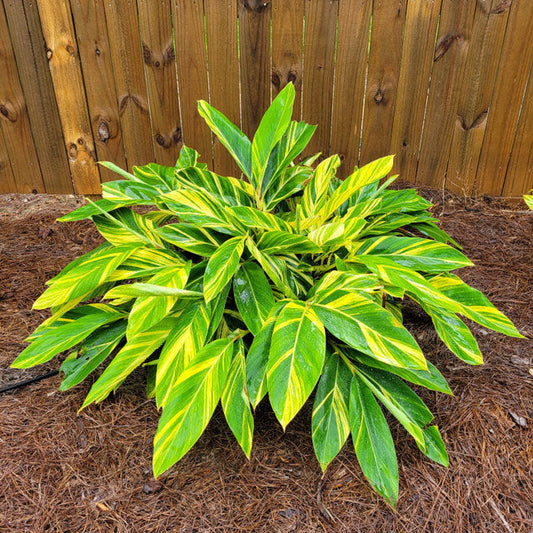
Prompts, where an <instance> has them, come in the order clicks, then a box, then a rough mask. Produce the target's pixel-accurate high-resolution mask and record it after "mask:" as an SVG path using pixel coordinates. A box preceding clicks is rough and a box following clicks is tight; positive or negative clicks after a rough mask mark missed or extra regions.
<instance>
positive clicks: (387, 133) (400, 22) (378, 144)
mask: <svg viewBox="0 0 533 533" xmlns="http://www.w3.org/2000/svg"><path fill="white" fill-rule="evenodd" d="M405 13H406V0H376V1H375V2H374V9H373V12H372V34H371V38H370V55H369V58H368V80H367V86H366V94H365V113H364V118H363V134H362V137H363V138H362V144H361V157H360V164H361V165H364V164H366V163H369V162H370V161H373V160H374V159H377V158H378V157H383V156H386V155H389V149H390V141H391V134H392V124H393V119H394V109H395V104H396V93H397V89H398V76H399V72H400V58H401V51H402V35H403V27H404V22H405Z"/></svg>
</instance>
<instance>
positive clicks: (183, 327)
mask: <svg viewBox="0 0 533 533" xmlns="http://www.w3.org/2000/svg"><path fill="white" fill-rule="evenodd" d="M293 100H294V88H293V86H292V85H291V84H289V85H287V87H286V88H285V89H284V90H283V91H281V93H280V94H279V95H278V96H277V97H276V98H275V100H274V101H273V102H272V105H271V106H270V107H269V109H268V110H267V111H266V113H265V115H264V117H263V119H262V120H261V123H260V125H259V127H258V129H257V131H256V133H255V136H254V138H253V140H252V141H250V140H249V139H248V138H247V137H246V136H245V135H244V134H243V133H242V132H241V131H240V130H239V128H237V127H236V126H235V125H234V124H232V123H231V122H230V121H229V120H228V119H227V118H226V117H225V116H224V115H223V114H222V113H220V112H219V111H217V110H216V109H214V108H213V107H211V106H210V105H209V104H207V103H206V102H204V101H200V102H199V105H198V109H199V113H200V114H201V116H202V117H203V118H204V119H205V121H206V122H207V124H208V125H209V127H210V128H211V130H212V131H213V133H214V134H215V135H216V136H217V137H218V139H219V140H220V142H221V143H222V144H223V145H224V146H225V147H226V149H227V150H228V151H229V152H230V154H231V155H232V156H233V158H234V159H235V162H236V163H237V165H238V166H239V168H240V169H241V171H242V174H243V179H237V178H235V177H226V176H220V175H218V174H215V173H214V172H211V171H209V170H208V169H207V166H206V165H205V164H203V163H200V162H199V159H198V157H199V156H198V154H197V153H196V152H195V151H194V150H192V149H190V148H187V147H183V149H182V151H181V154H180V156H179V159H178V161H177V163H176V165H175V167H173V168H171V167H164V166H161V165H157V164H154V163H151V164H149V165H146V166H142V167H134V169H133V173H132V174H130V173H128V172H126V171H124V170H121V169H119V168H118V167H116V166H115V165H113V164H111V163H104V164H105V165H106V166H107V167H108V168H111V169H113V170H115V171H116V172H117V173H119V174H120V175H121V176H122V178H124V179H121V180H119V181H114V182H110V183H105V184H103V187H102V189H103V198H102V199H101V200H98V201H97V202H94V203H93V202H89V204H88V205H85V206H83V207H81V208H79V209H77V210H75V211H73V212H72V213H70V214H68V215H66V216H64V217H62V218H61V219H60V220H63V221H73V220H80V219H85V218H91V219H92V220H93V222H94V224H95V226H96V228H97V230H98V231H99V232H100V234H101V235H102V236H103V237H104V238H105V243H104V244H102V245H101V246H99V247H98V248H96V249H95V250H93V251H91V252H89V253H88V254H86V255H84V256H82V257H80V258H78V259H76V260H75V261H73V262H72V263H70V264H69V265H68V266H67V267H66V268H64V269H63V270H62V271H61V272H60V273H59V274H58V275H57V276H56V277H54V278H53V279H51V280H50V281H49V282H48V288H47V289H46V291H45V292H44V293H43V294H42V296H41V297H40V298H39V299H38V300H37V301H36V302H35V304H34V308H36V309H44V308H51V311H52V315H51V317H50V318H48V319H47V320H45V321H44V322H43V323H42V324H41V325H40V326H39V327H38V328H37V329H36V330H35V332H34V333H33V334H32V335H30V337H29V338H28V339H27V340H28V341H29V342H31V344H30V345H29V346H28V347H27V348H26V349H25V350H24V351H23V352H22V353H21V354H20V355H19V356H18V358H17V359H16V360H15V362H14V363H13V366H14V367H17V368H27V367H31V366H34V365H37V364H41V363H44V362H46V361H48V360H50V359H51V358H52V357H54V356H55V355H58V354H60V353H63V352H66V351H69V350H70V353H69V355H68V356H67V357H66V359H65V360H64V362H63V364H62V365H61V371H62V372H63V373H64V379H63V382H62V384H61V387H60V388H61V390H67V389H69V388H71V387H73V386H74V385H77V384H78V383H80V382H81V381H82V380H83V379H85V378H86V377H87V376H88V375H89V374H90V373H91V372H93V371H95V370H96V369H97V368H99V367H101V366H104V365H106V364H107V367H106V368H105V370H103V372H102V373H101V375H100V376H99V377H98V378H97V379H96V380H95V381H94V383H93V385H92V387H91V389H90V392H89V394H88V396H87V399H86V400H85V402H84V404H83V406H82V408H85V407H87V406H88V405H89V404H91V403H93V402H101V401H103V400H104V399H106V398H107V397H108V396H109V394H110V393H111V392H114V391H116V390H117V388H118V387H119V386H120V385H121V384H122V383H123V382H124V380H125V379H126V378H127V377H128V376H129V375H130V374H131V372H132V371H133V370H135V369H136V368H137V367H139V366H145V367H146V370H147V381H148V394H149V396H155V400H156V402H157V406H158V408H161V409H162V415H161V418H160V421H159V425H158V428H157V433H156V435H155V442H154V456H153V468H154V474H155V475H156V476H158V475H160V474H161V473H162V472H164V471H165V470H167V469H168V468H170V467H171V466H172V465H174V463H176V462H177V461H179V459H180V458H181V457H183V455H184V454H185V453H187V451H188V450H190V448H191V447H192V446H193V445H194V443H195V442H196V441H197V440H198V438H199V437H200V435H201V434H202V432H203V431H204V429H205V428H206V426H207V424H208V422H209V420H210V418H211V416H212V414H213V412H214V410H215V408H216V406H217V404H218V403H219V402H220V403H221V405H222V409H223V411H224V414H225V416H226V419H227V422H228V424H229V426H230V428H231V430H232V432H233V434H234V435H235V438H236V439H237V441H238V443H239V444H240V446H241V447H242V449H243V450H244V453H245V454H246V455H247V456H248V457H249V456H250V452H251V448H252V435H253V426H254V418H253V409H255V407H256V406H257V405H258V404H259V402H260V401H261V400H262V399H263V398H264V397H265V396H267V395H268V398H269V401H270V404H271V406H272V409H273V410H274V413H275V415H276V417H277V418H278V420H279V422H280V423H281V425H282V426H283V428H285V427H286V426H287V424H289V422H290V421H291V420H292V419H293V418H294V416H295V415H296V414H297V413H298V411H300V409H301V408H302V406H303V405H304V404H305V403H306V401H307V400H308V399H309V397H310V396H311V395H312V393H313V391H315V392H314V408H313V414H312V427H311V434H312V440H313V444H314V449H315V452H316V456H317V458H318V462H319V463H320V465H321V467H322V468H323V469H325V468H326V467H327V465H328V464H329V463H330V462H331V461H332V459H333V458H334V457H335V456H336V455H337V454H338V453H339V451H340V450H341V448H342V447H343V446H344V444H345V442H346V440H347V439H348V437H349V435H350V433H351V435H352V442H353V445H354V447H355V453H356V454H357V458H358V460H359V463H360V465H361V469H362V471H363V473H364V475H365V476H366V477H367V478H368V480H369V482H370V483H371V484H372V486H373V487H374V489H375V490H376V491H377V492H378V493H379V494H381V495H382V496H383V497H384V498H385V500H386V501H387V502H389V503H390V504H391V505H393V506H394V505H395V502H396V500H397V497H398V467H397V461H396V454H395V448H394V444H393V440H392V437H391V432H390V430H389V426H388V424H387V421H386V418H385V416H384V414H383V412H382V409H383V408H385V409H386V410H388V411H390V413H391V414H392V415H393V416H394V417H395V418H396V419H397V420H398V421H399V423H400V424H401V425H402V426H404V427H405V429H406V430H407V431H408V432H409V433H410V434H411V435H412V437H413V438H414V440H415V442H416V444H417V446H418V447H419V448H420V450H421V451H422V453H424V454H426V455H427V456H428V457H429V458H430V459H433V460H434V461H437V462H438V463H440V464H442V465H447V464H448V457H447V454H446V450H445V447H444V444H443V441H442V439H441V436H440V434H439V431H438V429H437V426H436V425H432V420H433V415H432V414H431V413H430V411H429V410H428V408H427V407H426V405H425V404H424V402H423V401H422V400H421V399H420V398H419V397H418V395H417V394H416V393H415V392H414V391H413V390H412V389H411V388H410V386H409V385H408V383H412V384H415V385H418V386H422V387H426V388H428V389H430V390H434V391H439V392H443V393H447V394H451V391H450V389H449V387H448V385H447V383H446V380H445V379H444V377H443V376H442V375H441V373H440V372H439V371H438V370H437V368H435V366H433V364H432V363H430V362H429V361H428V360H427V359H426V358H425V357H424V354H423V353H422V351H421V349H420V347H419V346H418V344H417V342H416V341H415V339H414V338H413V337H412V335H411V334H410V333H409V331H407V329H405V327H404V326H403V325H402V301H403V300H405V299H411V300H414V301H415V302H416V303H417V304H418V305H419V306H421V307H422V309H423V310H424V311H425V312H426V313H427V314H428V315H429V317H431V320H432V321H433V324H434V326H435V329H436V331H437V333H438V335H439V336H440V338H441V339H442V341H443V342H444V343H445V344H446V345H447V346H448V347H449V349H450V350H451V351H452V352H454V353H455V354H456V355H457V356H458V357H459V358H460V359H461V360H463V361H465V362H466V363H469V364H474V365H477V364H480V363H481V362H482V357H481V353H480V351H479V348H478V345H477V344H476V340H475V339H474V337H473V335H472V334H471V332H470V330H469V329H468V327H467V325H466V324H465V323H464V322H463V318H464V317H466V318H468V319H469V320H473V321H475V322H477V323H479V324H481V325H482V326H484V327H486V328H490V329H493V330H495V331H498V332H501V333H504V334H506V335H510V336H515V337H519V336H521V335H520V334H519V333H518V331H517V330H516V329H515V327H514V326H513V324H512V323H511V322H510V321H509V320H508V319H507V318H506V317H505V316H504V315H503V314H502V313H501V312H500V311H498V310H497V309H496V308H495V307H494V306H493V305H492V304H491V303H490V302H489V301H488V300H487V298H486V297H485V296H483V294H482V293H481V292H479V291H478V290H476V289H474V288H472V287H470V286H468V285H467V284H466V283H464V282H463V281H462V280H461V279H460V278H459V277H458V276H457V275H456V274H453V273H451V271H453V270H455V269H457V268H461V267H467V266H469V265H471V262H470V261H469V260H468V259H467V258H466V257H465V256H464V255H463V254H462V253H461V252H460V251H459V248H460V247H459V246H458V245H457V243H456V242H455V241H453V239H452V238H451V237H450V236H449V235H447V234H446V233H445V232H444V231H443V230H442V229H440V228H439V227H438V226H437V224H436V223H437V220H436V219H435V218H433V216H432V215H431V213H430V212H429V211H428V208H429V207H430V206H431V204H430V203H429V202H428V201H426V200H425V199H424V198H422V197H420V196H419V195H418V194H417V193H416V192H415V191H414V190H411V189H409V190H388V189H387V186H388V185H390V183H391V182H392V181H393V180H394V179H395V178H396V176H393V177H390V178H388V179H387V178H386V176H387V175H388V173H389V172H390V171H391V168H392V157H384V158H382V159H378V160H377V161H374V162H373V163H370V164H368V165H365V166H364V167H362V168H357V169H355V171H354V172H353V173H352V174H351V175H350V176H349V177H348V178H347V179H345V180H344V181H341V180H339V179H337V178H336V177H335V173H336V169H337V168H338V166H339V164H340V160H339V157H338V156H337V155H334V156H331V157H328V158H326V159H324V160H323V161H322V162H320V163H319V164H316V162H317V157H318V156H312V157H308V158H304V159H298V158H299V156H300V154H301V153H302V151H303V150H304V148H305V147H306V145H307V143H308V142H309V140H310V138H311V136H312V134H313V132H314V130H315V127H314V126H310V125H308V124H305V123H304V122H294V121H291V114H292V106H293ZM139 205H143V206H155V207H154V210H149V208H148V209H147V208H144V209H143V210H142V214H141V213H140V212H139V211H138V210H135V209H134V207H135V206H139ZM448 243H450V244H448Z"/></svg>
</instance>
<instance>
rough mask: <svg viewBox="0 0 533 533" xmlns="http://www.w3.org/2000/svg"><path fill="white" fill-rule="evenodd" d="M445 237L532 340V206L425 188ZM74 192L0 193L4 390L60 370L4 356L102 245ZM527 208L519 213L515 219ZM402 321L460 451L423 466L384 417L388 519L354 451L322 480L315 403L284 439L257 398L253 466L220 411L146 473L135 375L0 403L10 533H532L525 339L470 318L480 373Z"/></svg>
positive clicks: (23, 393)
mask: <svg viewBox="0 0 533 533" xmlns="http://www.w3.org/2000/svg"><path fill="white" fill-rule="evenodd" d="M421 192H422V194H423V195H424V196H426V197H428V198H429V199H431V200H432V201H433V202H434V203H435V207H434V210H435V212H436V213H437V215H438V216H439V217H440V219H441V223H442V227H443V228H444V229H446V230H447V231H448V232H450V233H451V235H452V236H453V237H454V238H455V239H456V240H458V241H459V242H460V243H461V244H462V246H463V247H464V250H465V252H466V254H467V255H468V256H469V257H470V258H471V259H472V260H473V261H474V262H475V266H474V267H472V268H469V269H464V270H463V271H461V276H462V277H463V279H465V281H467V282H468V283H470V284H471V285H473V286H475V287H477V288H479V289H481V290H482V291H483V292H484V293H485V294H486V295H487V296H488V297H489V298H490V299H491V300H492V301H493V302H494V304H495V305H496V306H497V307H499V308H500V309H501V310H502V311H503V312H505V313H506V314H507V315H508V316H509V317H510V318H511V319H512V320H513V321H514V323H515V324H516V325H517V327H518V329H519V330H520V331H521V332H522V333H523V334H524V335H525V336H527V337H529V338H531V337H533V320H532V318H533V316H532V305H531V302H532V301H533V262H532V251H533V213H531V212H527V211H525V207H524V206H522V207H517V206H516V205H510V204H509V205H508V204H505V203H503V202H501V201H490V199H487V200H484V201H480V200H478V201H471V200H466V199H464V198H459V197H455V196H452V195H445V196H442V194H441V193H439V192H437V191H433V190H430V189H424V190H423V191H421ZM82 202H83V200H82V199H80V198H76V197H68V196H40V195H30V196H21V195H4V196H0V259H1V260H0V282H1V285H0V332H1V335H0V388H1V387H2V386H5V385H8V384H11V383H16V382H19V381H21V380H25V379H28V378H29V377H32V376H38V375H41V374H44V373H46V372H49V371H52V370H57V369H58V368H59V364H60V361H58V359H54V360H53V361H51V362H49V363H48V364H45V365H42V366H41V367H38V368H33V369H29V370H15V369H10V368H9V364H10V363H11V361H12V360H13V359H14V358H15V357H16V355H17V354H18V353H20V352H21V351H22V350H23V348H24V347H25V343H24V338H25V337H26V336H27V335H28V334H29V333H31V331H32V330H33V329H34V328H35V327H36V326H37V325H38V324H39V323H40V321H41V320H43V319H44V318H45V317H46V316H47V313H46V312H44V311H32V310H31V305H32V303H33V301H34V300H35V299H36V298H37V297H38V296H39V294H40V293H41V292H42V290H43V288H44V282H45V281H46V280H47V279H49V278H50V277H52V276H53V275H55V274H56V273H57V272H58V271H59V270H60V269H61V268H62V267H63V266H64V265H66V264H67V263H68V262H70V261H71V260H72V259H74V258H75V257H77V256H78V255H80V254H82V253H84V252H86V251H88V250H90V249H92V248H94V247H95V246H96V245H97V244H98V243H99V242H100V240H101V239H100V237H99V235H98V234H97V232H96V231H95V230H94V228H93V227H92V225H91V223H90V222H86V221H84V222H77V223H69V224H61V223H58V222H55V219H56V218H57V217H58V216H60V215H62V214H64V213H66V212H68V211H70V210H72V209H74V208H75V207H77V206H78V205H81V203H82ZM517 209H518V210H517ZM406 322H407V326H408V328H409V329H410V330H411V332H412V333H413V334H414V335H415V336H416V338H417V339H418V341H419V343H420V345H421V346H422V349H423V350H424V352H425V353H426V354H427V355H428V358H429V359H430V360H431V361H432V362H433V363H434V364H436V365H437V366H438V367H439V368H440V370H441V371H442V372H443V374H444V375H445V377H446V378H447V379H448V380H449V383H450V386H451V388H452V390H453V392H454V396H453V397H450V396H446V395H444V394H436V393H431V392H428V391H425V392H422V393H421V394H422V397H423V398H424V400H425V401H426V403H427V404H428V406H429V407H430V409H431V410H432V412H433V413H434V414H435V417H436V422H437V424H438V425H439V427H440V429H441V432H442V435H443V438H444V440H445V442H446V443H447V447H448V451H449V455H450V467H449V468H448V469H446V468H443V467H441V466H438V465H436V464H434V463H431V462H430V461H429V460H427V459H426V458H425V457H424V456H423V455H422V454H421V453H420V452H419V451H418V449H417V448H416V446H415V444H414V443H413V441H412V439H410V438H409V436H408V435H407V434H406V432H405V431H404V430H403V429H402V428H401V427H399V426H398V424H396V423H394V422H392V423H391V426H392V432H393V436H394V439H395V442H396V445H397V453H398V459H399V469H400V499H399V502H398V507H397V510H396V511H393V510H392V509H391V508H390V507H388V506H387V504H385V502H384V501H383V500H382V499H381V498H380V497H379V496H377V495H376V494H375V493H374V492H373V491H372V490H371V488H370V486H369V485H368V483H367V482H366V481H365V479H364V477H363V475H362V473H361V470H360V468H359V466H358V464H357V459H356V457H355V454H354V453H353V450H352V449H351V448H352V445H351V443H350V444H347V445H346V446H345V448H344V449H343V451H342V452H341V453H340V455H339V456H338V457H337V459H335V461H334V462H333V463H332V464H331V465H330V466H329V468H328V469H327V470H326V472H325V474H324V475H322V472H321V470H320V467H319V465H318V463H317V461H316V459H315V458H314V454H313V449H312V443H311V438H310V429H309V428H310V416H311V409H310V407H309V406H306V407H305V408H304V409H303V410H302V412H301V413H300V414H299V415H298V417H297V418H296V419H295V420H294V421H293V422H292V423H291V424H290V425H289V426H288V428H287V431H286V432H285V433H284V432H283V430H282V429H281V428H280V426H279V424H278V423H277V422H276V421H275V417H274V415H273V413H272V411H271V409H270V408H269V406H268V403H267V402H263V404H261V406H260V407H259V409H258V411H257V413H256V417H255V426H256V429H255V435H254V436H255V442H254V448H253V451H252V457H251V460H250V461H248V460H247V459H246V458H245V457H244V455H243V454H242V452H241V451H240V449H239V447H238V445H237V443H236V442H235V440H234V438H233V437H232V435H231V432H230V430H229V429H228V427H227V425H226V423H225V421H224V417H223V415H222V414H221V412H220V411H218V410H217V412H216V413H215V416H214V417H213V420H212V421H211V423H210V424H209V426H208V429H207V430H206V432H205V434H204V435H203V437H202V438H201V440H200V441H199V442H198V443H197V444H196V446H195V447H194V448H193V449H192V451H191V452H189V453H188V454H187V455H186V457H185V458H184V459H183V460H182V461H181V462H179V463H178V464H177V465H175V466H174V467H173V468H172V469H171V470H170V471H169V472H167V473H166V474H165V475H164V476H162V477H161V478H160V479H159V480H154V479H153V476H152V471H151V458H152V439H153V436H154V432H155V429H156V426H157V421H158V413H157V410H156V408H155V405H154V402H153V401H152V400H148V401H147V400H146V398H145V395H144V375H143V372H142V371H139V372H137V373H135V374H134V375H133V376H132V378H131V379H129V380H128V381H127V382H126V383H125V385H124V386H122V387H121V388H120V389H119V391H118V392H117V394H116V395H115V396H114V397H112V398H109V399H108V400H106V401H105V402H103V403H102V404H100V405H97V406H91V407H90V408H88V409H86V410H84V411H83V412H82V413H80V414H79V415H78V414H77V410H78V408H79V407H80V405H81V404H82V402H83V399H84V396H85V395H86V393H87V391H88V388H89V386H90V383H85V384H83V385H80V386H78V387H77V388H75V389H73V390H71V391H68V392H65V393H61V392H59V391H58V385H59V383H60V376H55V377H52V378H49V379H45V380H42V381H40V382H38V383H34V384H32V385H29V386H27V387H23V388H18V389H16V390H12V391H9V392H5V393H3V394H0V532H2V533H4V532H19V531H27V532H41V531H54V532H79V533H81V532H99V531H102V532H109V531H117V532H137V531H140V532H145V533H148V532H164V531H183V532H229V531H246V532H249V531H257V532H290V531H302V532H306V533H307V532H309V533H312V532H318V531H326V532H343V531H346V532H359V531H364V532H367V533H368V532H370V533H372V532H395V533H398V532H426V531H427V532H429V531H432V532H446V533H453V532H457V533H463V532H470V531H471V532H481V531H483V532H498V533H499V532H507V533H509V532H527V533H530V532H531V531H533V343H532V342H531V340H528V339H510V338H507V337H504V336H503V335H499V334H496V333H493V332H489V331H487V330H484V329H483V328H481V327H478V326H476V325H473V330H474V333H475V335H476V337H477V339H478V341H479V344H480V347H481V349H482V352H483V353H484V357H485V365H483V366H480V367H471V366H468V365H466V364H464V363H462V362H461V361H460V360H458V359H456V358H455V357H454V356H453V355H452V354H451V353H450V352H449V351H448V350H447V349H446V348H445V347H444V345H443V344H442V343H441V342H440V341H439V339H438V338H437V336H436V334H435V332H434V330H433V328H432V325H431V323H430V322H429V321H428V320H427V319H426V318H425V317H424V316H423V314H422V313H420V311H419V310H418V309H416V308H414V307H409V308H407V310H406Z"/></svg>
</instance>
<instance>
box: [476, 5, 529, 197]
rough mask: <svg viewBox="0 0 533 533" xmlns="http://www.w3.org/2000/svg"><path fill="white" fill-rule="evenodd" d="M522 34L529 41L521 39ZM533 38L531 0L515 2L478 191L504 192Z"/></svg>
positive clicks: (485, 146) (484, 144) (494, 98)
mask: <svg viewBox="0 0 533 533" xmlns="http://www.w3.org/2000/svg"><path fill="white" fill-rule="evenodd" d="M519 35H524V36H525V35H527V36H529V38H526V39H520V38H518V37H517V36H519ZM532 35H533V9H531V6H530V5H529V3H528V2H527V1H525V2H524V1H523V0H522V1H516V2H513V4H512V6H511V9H510V13H509V22H508V24H507V30H506V32H505V40H504V43H503V49H502V59H501V61H500V66H499V69H498V74H497V77H496V85H495V86H494V93H493V95H492V101H491V105H490V109H489V115H488V118H487V126H486V129H485V136H484V138H483V146H482V149H481V156H480V159H479V165H478V168H477V170H476V177H477V179H476V185H475V192H477V191H482V192H483V193H485V194H491V195H499V194H501V192H502V188H503V184H504V182H505V174H506V172H507V164H508V162H509V157H510V155H511V150H512V147H513V140H514V136H515V131H516V125H517V122H518V117H519V115H520V109H521V107H522V100H523V96H524V90H525V87H526V83H527V79H528V74H529V67H530V65H529V63H528V61H527V60H526V61H524V58H531V57H533V39H532V38H531V36H532Z"/></svg>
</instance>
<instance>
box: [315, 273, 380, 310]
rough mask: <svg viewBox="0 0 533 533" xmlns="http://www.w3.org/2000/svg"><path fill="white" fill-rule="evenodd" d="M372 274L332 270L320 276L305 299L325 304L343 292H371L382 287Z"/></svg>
mask: <svg viewBox="0 0 533 533" xmlns="http://www.w3.org/2000/svg"><path fill="white" fill-rule="evenodd" d="M382 287H383V286H382V285H381V284H380V282H379V280H378V278H377V276H375V275H374V274H370V273H367V274H357V273H356V272H348V271H346V272H339V271H338V270H333V271H332V272H328V273H327V274H325V275H324V276H322V278H320V279H319V280H318V281H317V282H316V283H315V284H314V285H313V287H312V288H311V290H310V291H309V292H308V293H307V299H308V300H310V301H312V302H313V303H319V304H323V305H325V304H327V303H329V302H331V301H334V300H335V299H337V298H338V297H339V296H342V294H341V293H343V292H352V291H358V292H368V293H373V292H376V291H379V290H380V289H382Z"/></svg>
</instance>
